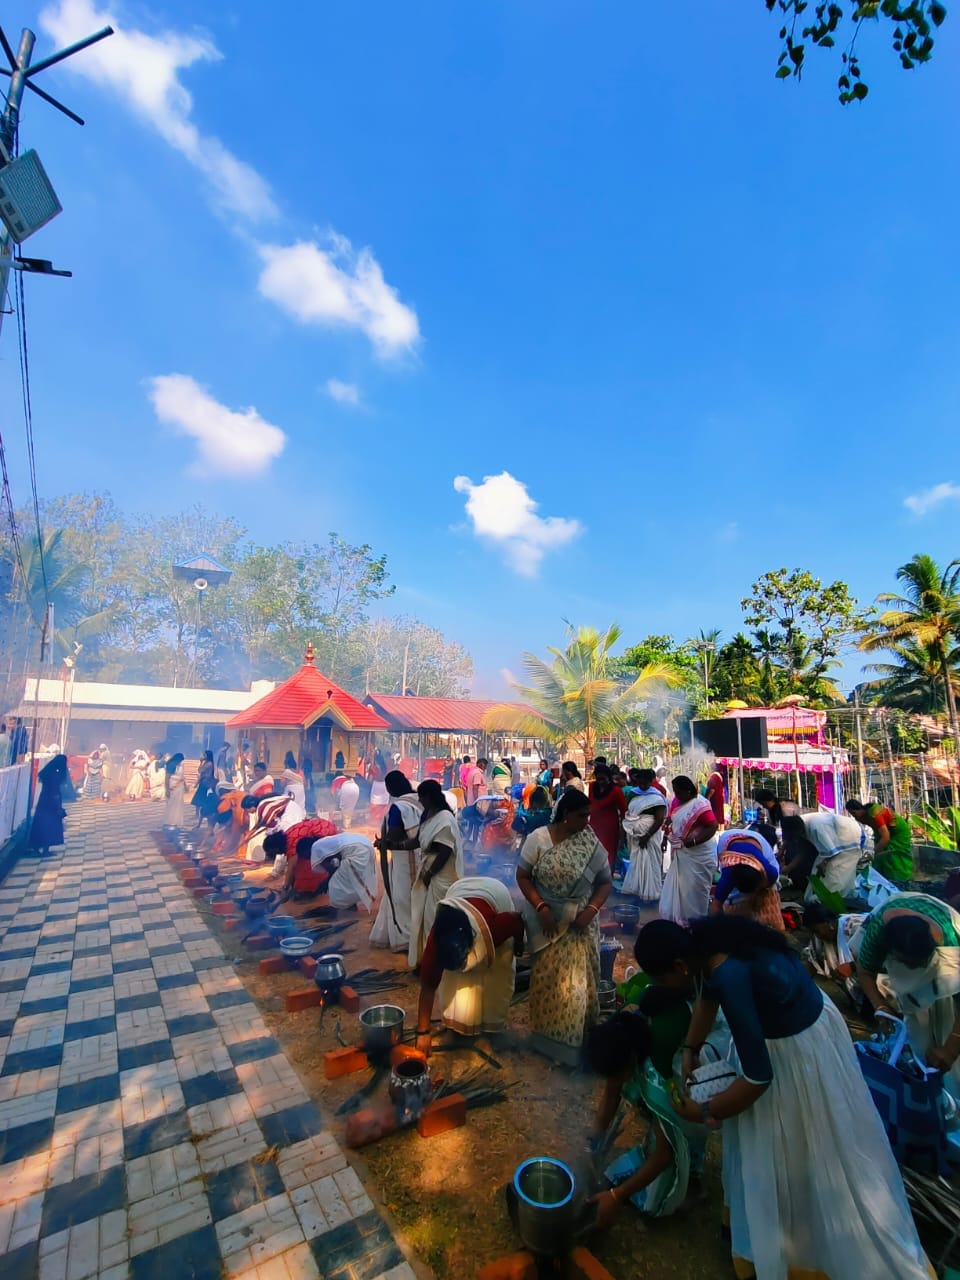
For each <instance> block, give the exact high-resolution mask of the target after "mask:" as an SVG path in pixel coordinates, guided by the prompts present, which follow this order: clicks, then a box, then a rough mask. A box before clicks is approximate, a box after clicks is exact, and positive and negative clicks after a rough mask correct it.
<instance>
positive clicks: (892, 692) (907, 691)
mask: <svg viewBox="0 0 960 1280" xmlns="http://www.w3.org/2000/svg"><path fill="white" fill-rule="evenodd" d="M889 650H890V653H891V654H892V655H893V657H894V659H895V660H894V661H893V662H871V663H869V664H868V665H867V666H866V667H865V668H864V670H865V671H872V672H874V673H875V674H876V677H877V678H876V679H874V680H868V681H867V682H866V683H865V684H864V685H862V686H861V687H862V689H863V692H864V693H865V694H866V695H867V700H868V701H870V702H880V703H883V704H884V706H888V707H899V708H901V709H902V710H904V711H914V712H918V713H919V714H921V715H932V714H935V713H936V712H938V711H942V710H943V708H944V705H945V701H946V691H945V689H944V687H943V671H942V670H941V666H940V656H939V654H938V653H937V651H936V649H935V648H934V647H933V646H932V645H929V644H921V643H920V642H919V641H918V640H914V639H912V638H910V639H907V640H900V641H893V642H892V643H891V644H890V645H889ZM947 664H948V667H949V669H950V673H951V674H950V679H951V680H952V682H953V688H954V697H956V693H957V689H958V687H960V646H953V647H952V648H951V649H950V651H949V653H948V654H947Z"/></svg>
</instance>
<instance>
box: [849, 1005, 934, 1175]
mask: <svg viewBox="0 0 960 1280" xmlns="http://www.w3.org/2000/svg"><path fill="white" fill-rule="evenodd" d="M881 1016H883V1017H887V1016H888V1015H881ZM890 1021H891V1022H893V1023H895V1024H896V1031H895V1032H894V1034H893V1035H890V1036H887V1037H884V1038H882V1039H874V1040H860V1041H858V1042H857V1043H856V1045H855V1046H854V1047H855V1048H856V1051H857V1058H858V1060H859V1062H860V1070H861V1071H862V1072H863V1077H864V1079H865V1080H866V1082H867V1088H868V1089H869V1090H870V1096H871V1097H872V1098H873V1102H874V1105H875V1106H876V1108H877V1111H878V1112H879V1114H880V1119H881V1120H882V1121H883V1127H884V1129H885V1130H886V1132H887V1137H888V1139H889V1141H890V1146H891V1147H892V1148H893V1154H894V1155H895V1156H896V1158H897V1161H898V1162H899V1163H900V1164H903V1165H908V1166H909V1167H910V1168H911V1169H916V1170H918V1171H919V1172H921V1173H932V1174H936V1175H939V1176H941V1177H949V1175H950V1172H951V1163H950V1147H949V1145H948V1142H947V1128H946V1114H945V1111H944V1106H943V1076H942V1074H941V1073H940V1072H939V1071H935V1070H934V1069H933V1068H931V1067H928V1066H926V1065H924V1064H923V1063H921V1062H919V1061H918V1060H917V1058H916V1056H915V1055H914V1053H913V1051H912V1050H911V1049H909V1048H908V1047H907V1027H906V1023H904V1022H902V1021H901V1020H900V1019H898V1018H891V1019H890Z"/></svg>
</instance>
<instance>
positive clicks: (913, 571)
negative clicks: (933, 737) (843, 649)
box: [860, 554, 960, 746]
mask: <svg viewBox="0 0 960 1280" xmlns="http://www.w3.org/2000/svg"><path fill="white" fill-rule="evenodd" d="M897 581H898V582H899V583H900V588H901V589H900V591H899V592H884V593H883V594H882V595H879V596H877V604H878V605H886V606H887V607H886V608H884V609H882V610H881V612H880V613H879V614H878V615H877V618H876V622H875V625H874V626H873V627H872V629H871V630H870V631H869V632H868V634H867V635H865V636H864V637H863V638H862V639H861V641H860V648H861V649H863V650H865V651H866V652H867V653H875V652H876V651H877V650H880V649H892V648H893V646H894V645H903V644H905V643H907V642H913V643H915V644H916V645H919V646H923V647H925V648H928V649H930V650H931V651H932V652H933V655H934V658H935V663H936V666H937V668H938V669H939V672H940V691H941V694H942V697H943V705H944V707H945V710H946V713H947V722H948V724H949V725H950V734H951V737H952V738H953V741H954V743H955V744H957V745H958V746H960V724H958V721H957V698H956V692H955V688H954V678H955V665H956V649H955V646H956V642H957V640H958V639H960V560H951V561H950V563H949V564H948V565H947V566H946V568H944V569H941V568H940V566H939V565H938V564H937V562H936V560H934V558H933V556H929V555H922V554H917V555H915V556H914V557H913V558H912V559H911V560H908V561H907V563H906V564H902V565H901V566H900V568H899V569H898V570H897ZM894 651H895V650H894Z"/></svg>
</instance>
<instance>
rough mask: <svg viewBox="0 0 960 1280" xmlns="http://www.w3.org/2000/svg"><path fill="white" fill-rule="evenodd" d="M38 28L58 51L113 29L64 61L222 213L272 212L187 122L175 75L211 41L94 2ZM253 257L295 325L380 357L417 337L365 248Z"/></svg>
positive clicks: (202, 58)
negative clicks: (349, 338)
mask: <svg viewBox="0 0 960 1280" xmlns="http://www.w3.org/2000/svg"><path fill="white" fill-rule="evenodd" d="M40 23H41V26H42V27H43V30H44V31H45V32H46V33H47V35H49V36H50V37H51V39H53V40H55V41H56V43H57V44H58V45H65V44H70V43H72V42H73V41H75V40H78V39H80V38H81V37H83V36H86V35H89V34H91V33H92V32H93V31H95V30H97V29H98V28H100V27H104V26H107V25H110V26H112V27H113V28H114V35H112V36H111V37H110V38H109V39H107V40H104V41H102V42H101V43H100V44H96V45H94V46H93V47H92V48H90V49H86V50H84V51H83V53H82V54H80V55H78V56H77V57H76V58H71V59H70V60H69V62H68V63H66V64H65V65H66V66H67V67H69V69H70V70H71V71H74V72H75V73H76V74H77V75H80V76H84V77H86V78H87V79H88V80H91V81H93V82H94V83H95V84H97V85H99V86H100V87H102V88H106V89H109V90H111V91H112V92H113V93H114V94H115V95H116V96H117V97H118V98H119V99H120V100H121V101H122V102H123V103H124V104H125V105H126V106H127V107H128V108H129V109H130V110H132V111H133V112H134V113H135V114H136V115H137V116H139V118H140V119H141V120H143V121H144V122H145V123H146V124H147V125H148V126H150V127H151V128H153V129H155V130H156V131H157V133H159V135H160V136H161V137H162V138H163V139H164V140H165V141H166V142H167V143H169V145H170V146H171V147H173V148H174V149H175V150H177V151H178V152H180V154H181V155H183V156H184V157H185V158H186V159H187V160H188V161H189V162H190V163H191V164H192V165H194V166H195V167H196V168H197V169H198V170H199V171H200V172H201V173H202V174H203V176H204V177H205V178H206V180H207V182H208V183H209V184H210V187H211V192H212V195H213V199H214V202H215V204H216V205H217V206H218V207H219V208H221V209H223V210H226V211H228V212H230V213H232V214H236V215H239V216H240V217H242V218H244V219H246V220H248V221H250V222H260V221H263V220H264V219H268V218H274V217H276V216H277V207H276V205H275V204H274V201H273V198H272V196H271V194H270V188H269V185H268V184H267V182H266V180H265V179H264V178H263V177H262V176H261V175H260V174H259V173H258V172H257V171H256V169H254V168H253V167H252V166H251V165H248V164H246V163H245V162H244V161H242V160H239V159H238V158H237V157H236V156H235V155H234V154H233V153H232V152H231V151H230V150H228V148H227V147H226V146H225V145H224V144H223V142H221V140H220V139H219V138H217V137H215V136H213V135H211V134H204V133H201V132H200V130H199V129H198V127H197V125H196V124H195V123H194V120H193V98H192V97H191V95H190V92H189V90H188V89H187V88H186V86H185V85H184V84H183V82H182V80H181V78H180V77H181V73H182V72H183V71H186V70H188V69H189V68H190V67H192V66H193V65H194V64H195V63H198V62H219V61H220V60H221V58H222V54H221V53H220V51H219V49H217V47H216V45H215V44H214V43H213V41H212V40H211V39H210V38H209V37H208V36H206V35H204V34H202V33H198V32H192V33H182V32H178V31H169V30H168V31H161V32H160V33H159V34H156V35H148V34H147V33H146V32H143V31H138V30H136V29H135V28H133V27H125V26H124V25H123V23H122V22H119V21H118V20H117V18H116V17H115V15H114V14H113V13H111V12H110V11H109V10H108V9H98V8H97V7H96V6H95V4H94V0H54V2H53V3H51V4H49V5H48V6H47V8H46V9H44V10H43V12H42V13H41V15H40ZM235 230H237V232H238V234H240V236H241V239H243V241H244V243H246V244H249V243H250V242H249V240H248V238H247V237H246V235H245V234H244V233H242V232H240V231H239V229H238V228H235ZM260 252H261V258H262V261H263V263H264V266H263V270H262V272H261V275H260V281H259V288H260V292H261V294H262V295H263V296H264V297H266V298H269V299H270V300H271V301H272V302H275V303H276V304H277V305H278V306H280V307H281V308H283V310H284V311H286V312H287V314H288V315H291V316H292V317H293V318H294V319H296V320H298V321H300V322H301V323H302V324H316V325H325V326H328V327H333V326H344V327H352V328H357V329H360V330H362V331H363V332H364V333H365V334H366V335H367V337H368V338H369V339H370V341H371V342H372V343H373V345H374V347H375V349H376V351H377V352H378V354H380V355H395V354H397V353H399V352H401V351H404V350H407V349H410V348H412V347H413V346H414V345H415V344H416V343H417V341H418V340H419V337H420V326H419V323H418V321H417V315H416V312H415V311H413V310H412V309H411V308H410V307H408V306H406V305H405V304H404V303H402V302H401V301H400V299H399V298H398V296H397V291H396V290H395V289H394V288H392V287H391V286H390V285H388V284H387V282H386V281H385V280H384V278H383V271H382V270H381V267H380V264H379V263H378V262H377V260H376V258H375V257H374V255H373V253H372V251H371V250H370V249H360V250H354V248H353V246H352V245H351V244H350V241H349V240H347V239H346V238H345V237H342V236H338V235H337V234H335V233H333V232H331V234H330V235H329V237H328V238H327V241H326V242H325V243H324V244H318V243H315V242H313V241H301V242H298V243H295V244H290V245H268V246H266V247H265V248H264V249H262V250H261V251H260Z"/></svg>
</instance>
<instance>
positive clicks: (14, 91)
mask: <svg viewBox="0 0 960 1280" xmlns="http://www.w3.org/2000/svg"><path fill="white" fill-rule="evenodd" d="M112 35H113V28H112V27H104V28H103V30H102V31H97V32H95V33H94V34H93V35H92V36H87V37H86V39H84V40H78V41H77V42H76V43H75V44H71V45H69V46H68V47H67V48H66V49H61V50H60V52H59V53H52V54H50V56H49V57H47V58H41V59H40V61H39V62H35V63H33V65H32V66H31V59H32V57H33V48H34V45H35V44H36V42H37V37H36V34H35V33H34V32H33V31H31V30H30V29H29V28H28V27H24V28H23V30H22V31H21V32H20V47H19V49H18V50H17V52H16V53H14V52H13V49H12V47H11V45H10V42H9V40H8V39H7V37H6V36H5V35H4V33H3V29H2V28H0V49H2V51H3V53H4V54H5V55H6V58H7V62H8V63H9V64H10V65H9V67H4V66H2V65H0V75H4V76H9V77H10V87H9V89H8V90H7V105H6V106H5V107H4V110H3V115H2V116H0V168H2V167H5V166H6V165H8V164H9V163H10V162H11V161H12V160H13V158H14V153H15V152H16V149H17V129H18V128H19V125H20V106H21V103H22V102H23V95H24V91H25V90H27V89H30V90H31V91H32V92H33V93H35V94H36V95H37V96H38V97H40V98H43V100H44V102H49V103H50V105H51V106H52V107H56V108H57V110H58V111H61V112H62V113H63V114H64V115H65V116H68V117H69V118H70V119H71V120H73V121H74V122H75V123H76V124H83V121H82V120H81V118H80V117H79V116H78V115H77V114H76V112H74V111H71V110H70V108H69V107H65V106H64V105H63V103H62V102H58V101H57V99H56V98H54V97H52V96H51V95H50V94H49V93H47V92H46V90H44V89H41V88H39V87H38V86H37V85H35V84H34V82H33V77H34V76H35V75H37V74H38V73H39V72H41V71H45V70H46V69H47V67H52V66H54V65H55V64H56V63H58V62H63V60H64V58H69V57H70V56H71V54H74V53H79V51H80V50H81V49H86V48H89V46H90V45H92V44H96V43H97V42H98V41H99V40H104V39H106V37H107V36H112ZM34 261H35V260H33V259H24V260H23V262H34ZM12 263H13V245H12V240H11V237H10V233H9V231H8V230H7V228H6V227H5V226H4V227H3V228H2V230H0V326H2V324H3V312H4V311H5V309H6V300H7V283H8V281H9V278H10V268H11V264H12ZM28 269H29V270H35V271H40V272H42V273H43V274H60V273H53V272H52V268H51V265H50V263H46V264H45V265H44V266H40V265H33V266H30V267H28Z"/></svg>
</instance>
